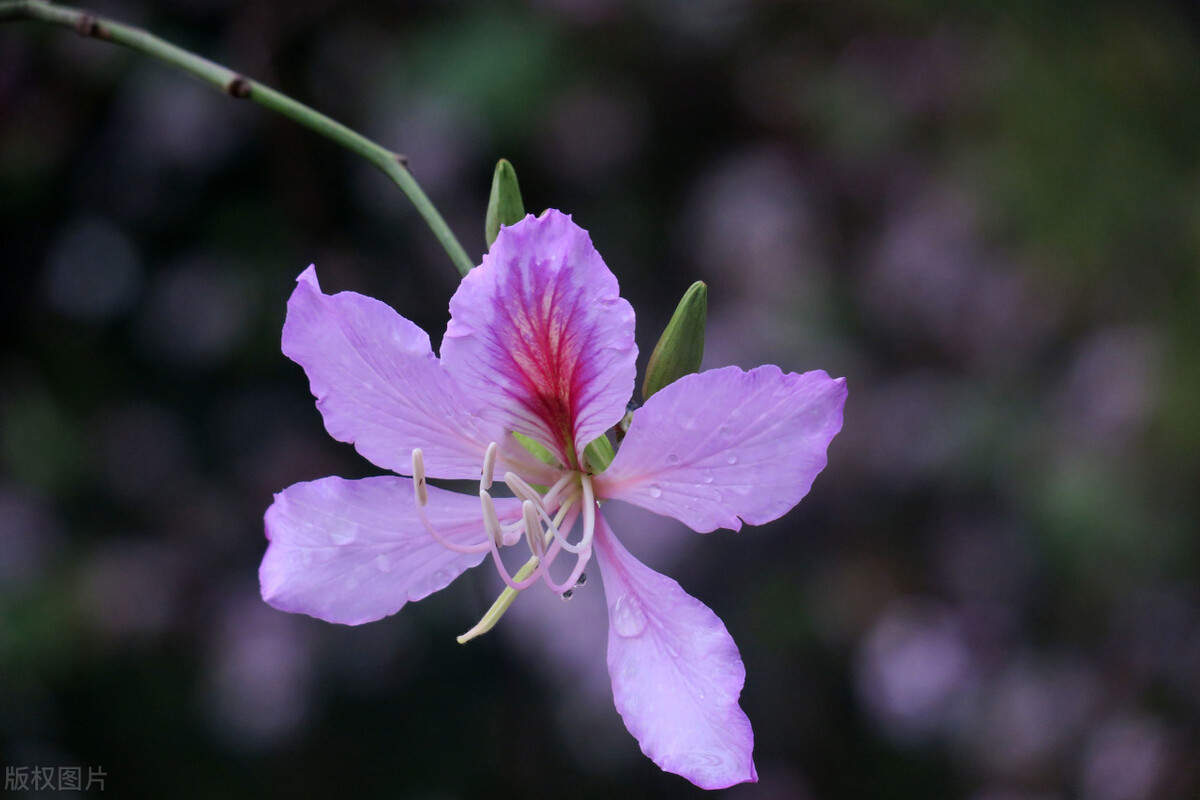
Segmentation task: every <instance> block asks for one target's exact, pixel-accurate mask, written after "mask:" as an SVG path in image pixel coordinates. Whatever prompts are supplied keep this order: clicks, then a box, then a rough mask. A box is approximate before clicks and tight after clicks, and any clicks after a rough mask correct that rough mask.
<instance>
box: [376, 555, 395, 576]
mask: <svg viewBox="0 0 1200 800" xmlns="http://www.w3.org/2000/svg"><path fill="white" fill-rule="evenodd" d="M375 566H376V567H377V568H378V569H379V571H380V572H391V571H392V560H391V559H390V558H388V557H387V556H386V555H384V554H383V553H380V554H379V555H377V556H375Z"/></svg>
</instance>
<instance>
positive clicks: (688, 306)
mask: <svg viewBox="0 0 1200 800" xmlns="http://www.w3.org/2000/svg"><path fill="white" fill-rule="evenodd" d="M707 318H708V286H706V285H705V283H704V281H696V282H695V283H693V284H692V285H691V287H689V288H688V290H687V291H686V292H684V294H683V299H682V300H680V301H679V305H678V306H677V307H676V308H675V313H674V314H673V315H672V316H671V321H670V322H668V323H667V328H666V330H664V331H663V334H662V336H661V337H660V338H659V340H658V344H657V345H655V347H654V352H653V353H651V354H650V363H649V364H647V365H646V381H645V383H643V384H642V397H643V399H645V400H649V399H650V396H651V395H653V394H654V393H655V392H657V391H658V390H659V389H661V388H663V387H664V386H666V385H668V384H671V383H674V382H675V381H677V380H679V379H680V378H682V377H683V376H684V375H691V374H692V373H693V372H698V371H699V370H700V359H701V358H703V357H704V325H705V322H706V321H707Z"/></svg>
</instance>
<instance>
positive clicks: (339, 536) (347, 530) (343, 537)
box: [329, 524, 358, 544]
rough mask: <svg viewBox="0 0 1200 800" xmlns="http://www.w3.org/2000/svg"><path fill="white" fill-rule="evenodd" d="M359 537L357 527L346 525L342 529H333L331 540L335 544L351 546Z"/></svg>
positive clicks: (330, 534)
mask: <svg viewBox="0 0 1200 800" xmlns="http://www.w3.org/2000/svg"><path fill="white" fill-rule="evenodd" d="M357 537H358V526H357V525H353V524H351V525H346V526H345V527H342V528H331V529H330V531H329V538H330V539H332V540H333V543H334V544H350V543H351V542H353V541H354V540H355V539H356V538H357Z"/></svg>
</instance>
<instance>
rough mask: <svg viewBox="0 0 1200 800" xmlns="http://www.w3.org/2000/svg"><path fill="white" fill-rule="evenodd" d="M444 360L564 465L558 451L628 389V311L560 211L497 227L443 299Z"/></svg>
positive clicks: (594, 425)
mask: <svg viewBox="0 0 1200 800" xmlns="http://www.w3.org/2000/svg"><path fill="white" fill-rule="evenodd" d="M450 317H451V319H450V325H449V327H447V329H446V337H445V339H444V340H443V341H442V359H443V362H444V363H445V365H446V368H447V369H448V370H449V371H450V372H451V373H452V374H453V375H454V376H455V378H456V379H457V380H458V381H459V383H460V384H461V385H462V386H463V387H464V388H465V389H466V390H467V391H469V392H471V393H472V394H474V395H476V396H478V397H480V398H488V399H489V401H490V405H491V409H490V410H489V411H486V412H485V413H486V414H488V415H489V418H490V419H492V420H493V421H495V422H497V423H498V424H500V425H503V426H504V427H505V428H506V429H510V430H515V431H518V432H520V433H523V434H525V435H527V436H530V437H532V438H534V439H536V440H537V441H539V442H541V443H542V444H543V445H545V446H546V447H547V448H549V449H550V450H551V451H552V452H553V453H555V455H557V456H558V458H559V459H560V460H561V461H562V462H563V464H564V465H567V466H570V464H569V459H568V455H567V453H568V449H569V447H570V446H573V447H574V451H575V452H576V453H581V452H582V450H583V448H584V447H585V446H586V445H587V443H588V442H591V441H592V440H593V439H595V438H597V437H599V436H600V435H601V434H602V433H604V431H606V430H608V429H609V428H610V427H612V426H613V425H615V424H616V423H617V422H618V421H619V420H620V419H621V417H622V416H623V415H624V413H625V404H626V403H627V402H628V400H629V398H630V396H631V395H632V393H633V380H634V373H635V364H634V362H635V360H636V358H637V346H636V345H635V344H634V340H633V321H634V320H633V309H632V308H631V307H630V305H629V303H627V302H626V301H624V300H622V299H621V297H620V295H619V290H618V287H617V279H616V278H615V277H614V276H613V274H612V273H611V272H610V271H609V269H608V267H606V266H605V265H604V261H603V260H602V259H601V258H600V255H599V254H598V253H597V252H596V249H595V248H594V247H592V241H591V239H590V238H588V234H587V231H585V230H583V229H582V228H580V227H579V226H577V225H576V224H575V223H574V222H572V221H571V218H570V217H568V216H566V215H565V214H562V213H561V212H558V211H554V210H550V211H547V212H546V213H545V214H543V215H542V216H541V217H537V218H535V217H533V216H532V215H531V216H528V217H526V218H525V219H524V220H522V221H521V222H518V223H517V224H515V225H511V226H508V227H506V228H503V229H501V231H500V235H499V237H498V238H497V239H496V242H495V243H494V244H493V245H492V249H491V251H490V252H489V253H488V254H487V255H486V256H484V257H483V264H482V265H481V266H480V267H479V268H478V269H475V270H472V271H471V273H470V274H469V275H467V277H466V278H464V279H463V282H462V284H461V285H460V286H459V288H458V291H457V292H455V294H454V297H452V298H451V299H450Z"/></svg>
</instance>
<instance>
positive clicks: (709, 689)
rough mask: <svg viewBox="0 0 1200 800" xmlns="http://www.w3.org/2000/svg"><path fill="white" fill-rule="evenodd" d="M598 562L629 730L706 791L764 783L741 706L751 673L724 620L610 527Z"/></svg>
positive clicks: (611, 662)
mask: <svg viewBox="0 0 1200 800" xmlns="http://www.w3.org/2000/svg"><path fill="white" fill-rule="evenodd" d="M595 541H596V556H597V559H598V560H599V562H600V573H601V576H602V578H603V580H604V596H605V598H606V599H607V601H608V615H609V631H608V672H609V676H610V677H611V678H612V684H613V700H614V701H615V703H616V706H617V711H618V712H619V713H620V715H621V719H623V720H624V721H625V727H626V728H628V729H629V732H630V733H631V734H633V737H634V738H635V739H637V740H638V744H640V745H641V748H642V752H643V753H645V754H646V755H647V756H648V757H649V758H650V759H651V760H652V761H654V763H655V764H657V765H658V766H659V767H660V768H662V769H663V770H665V771H667V772H674V773H675V774H677V775H682V776H683V777H685V778H687V779H688V780H689V781H691V782H692V783H694V784H696V785H697V786H699V787H700V788H702V789H722V788H725V787H727V786H732V785H734V784H735V783H744V782H747V781H751V782H753V781H757V780H758V774H757V772H756V771H755V769H754V758H753V750H754V733H753V731H752V730H751V728H750V720H749V719H748V718H747V717H746V714H745V712H743V711H742V709H741V707H740V706H739V705H738V697H739V695H740V694H741V692H742V685H743V684H744V683H745V679H746V670H745V667H744V666H743V665H742V659H741V656H740V655H739V654H738V649H737V645H735V644H734V642H733V638H732V637H730V635H729V631H727V630H726V629H725V625H724V624H723V623H722V622H721V620H720V618H718V617H717V615H716V614H714V613H713V612H712V610H711V609H709V608H708V606H706V605H704V604H703V603H701V602H700V601H699V600H697V599H696V598H694V597H692V596H691V595H689V594H687V593H686V592H685V591H683V589H682V588H680V586H679V584H678V583H676V582H675V581H673V580H671V579H670V578H668V577H666V576H665V575H660V574H659V573H657V572H655V571H654V570H652V569H650V568H649V567H647V566H646V565H644V564H642V563H641V562H640V561H638V560H637V559H636V558H634V557H633V556H632V555H630V553H629V551H628V550H626V549H625V548H624V547H623V546H622V545H621V543H620V542H619V541H617V539H616V537H615V536H614V535H613V533H612V530H611V529H610V528H609V527H608V524H607V523H606V522H604V520H603V519H602V518H601V519H597V528H596V539H595Z"/></svg>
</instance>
